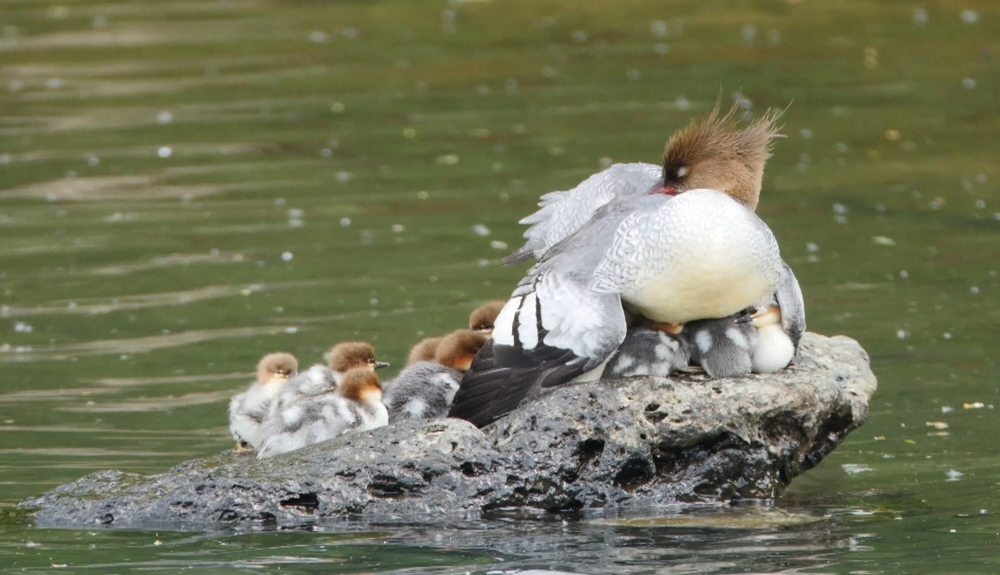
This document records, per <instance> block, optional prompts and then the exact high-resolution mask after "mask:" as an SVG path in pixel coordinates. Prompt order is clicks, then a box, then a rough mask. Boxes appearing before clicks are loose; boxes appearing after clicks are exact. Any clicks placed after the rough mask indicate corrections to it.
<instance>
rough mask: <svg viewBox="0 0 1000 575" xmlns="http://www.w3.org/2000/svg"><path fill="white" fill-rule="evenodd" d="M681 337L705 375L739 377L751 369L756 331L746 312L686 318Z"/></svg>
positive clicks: (693, 361)
mask: <svg viewBox="0 0 1000 575" xmlns="http://www.w3.org/2000/svg"><path fill="white" fill-rule="evenodd" d="M682 337H683V338H684V339H685V340H686V341H687V342H688V345H689V347H690V349H691V363H692V364H693V365H699V366H701V368H702V369H704V370H705V373H707V374H708V375H709V377H713V378H720V377H740V376H743V375H749V374H750V372H751V371H753V360H752V356H753V353H754V350H755V349H756V348H757V342H758V334H757V327H756V326H754V324H753V322H752V321H750V316H749V315H748V314H736V315H732V316H729V317H726V318H721V319H702V320H698V321H692V322H688V323H687V325H685V326H684V331H683V333H682ZM782 367H784V366H782Z"/></svg>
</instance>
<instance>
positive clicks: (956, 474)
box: [944, 469, 965, 533]
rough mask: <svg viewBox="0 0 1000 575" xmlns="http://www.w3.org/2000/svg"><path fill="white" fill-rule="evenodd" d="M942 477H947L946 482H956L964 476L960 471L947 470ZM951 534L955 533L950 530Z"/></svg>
mask: <svg viewBox="0 0 1000 575" xmlns="http://www.w3.org/2000/svg"><path fill="white" fill-rule="evenodd" d="M944 475H945V477H947V478H948V481H958V480H959V479H961V478H962V477H963V476H964V475H965V474H964V473H962V472H961V471H955V470H954V469H949V470H948V471H945V472H944ZM951 532H952V533H954V532H955V530H954V529H952V530H951Z"/></svg>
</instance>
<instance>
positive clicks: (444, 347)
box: [434, 329, 489, 371]
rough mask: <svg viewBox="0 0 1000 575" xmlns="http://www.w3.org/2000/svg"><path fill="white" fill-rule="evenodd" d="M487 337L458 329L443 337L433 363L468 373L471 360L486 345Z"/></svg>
mask: <svg viewBox="0 0 1000 575" xmlns="http://www.w3.org/2000/svg"><path fill="white" fill-rule="evenodd" d="M488 340H489V336H487V335H486V334H484V333H479V332H476V331H472V330H469V329H458V330H455V331H453V332H451V333H450V334H448V335H446V336H444V338H443V339H442V340H441V343H440V344H439V345H438V348H437V353H436V354H435V355H434V361H435V362H437V363H440V364H441V365H444V366H447V367H450V368H452V369H455V370H458V371H468V369H469V366H470V365H472V360H473V358H475V357H476V354H477V353H479V350H480V349H482V348H483V346H484V345H486V342H487V341H488Z"/></svg>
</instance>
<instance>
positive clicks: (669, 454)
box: [21, 334, 876, 529]
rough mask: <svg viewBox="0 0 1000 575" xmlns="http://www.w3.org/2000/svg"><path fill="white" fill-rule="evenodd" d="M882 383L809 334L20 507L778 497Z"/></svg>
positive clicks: (59, 492)
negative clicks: (742, 358)
mask: <svg viewBox="0 0 1000 575" xmlns="http://www.w3.org/2000/svg"><path fill="white" fill-rule="evenodd" d="M875 388H876V381H875V376H874V375H873V374H872V372H871V370H870V369H869V366H868V355H867V354H866V353H865V351H864V350H863V349H862V348H861V347H860V346H859V345H858V344H857V342H855V341H854V340H851V339H849V338H846V337H834V338H826V337H823V336H819V335H815V334H806V336H805V337H804V338H803V339H802V344H801V348H800V351H799V356H798V357H797V358H796V361H795V363H794V364H793V365H792V366H791V367H789V368H788V369H787V370H785V371H783V372H781V373H777V374H772V375H766V376H751V377H747V378H741V379H726V380H708V379H706V378H704V377H685V378H681V379H659V378H631V379H623V380H617V381H610V382H609V381H604V382H595V383H588V384H576V385H570V386H566V387H564V388H561V389H557V390H556V391H555V392H553V393H552V394H550V395H548V396H546V397H544V398H542V399H541V400H539V401H537V402H535V403H532V404H530V405H526V406H523V407H522V408H520V409H519V410H517V411H515V412H513V413H512V414H510V415H509V416H508V417H505V418H504V419H502V420H500V421H498V422H496V423H495V424H493V425H490V426H488V427H486V428H484V429H483V430H479V429H476V428H475V427H474V426H472V425H471V424H469V423H468V422H465V421H461V420H455V419H447V420H441V421H433V422H401V423H397V424H393V425H390V426H388V427H384V428H381V429H377V430H374V431H372V432H365V433H358V434H354V435H347V436H342V437H339V438H336V439H334V440H331V441H328V442H326V443H322V444H319V445H314V446H311V447H309V448H306V449H303V450H300V451H296V452H293V453H289V454H286V455H283V456H279V457H275V458H273V459H269V460H264V461H258V460H256V459H254V458H252V457H247V456H237V455H234V454H231V453H228V452H227V453H223V454H221V455H218V456H215V457H210V458H207V459H200V460H193V461H188V462H186V463H182V464H180V465H178V466H177V467H174V468H173V469H171V470H169V471H167V472H166V473H163V474H159V475H152V476H148V477H147V476H142V475H136V474H130V473H122V472H119V471H103V472H99V473H95V474H92V475H89V476H87V477H84V478H82V479H79V480H77V481H75V482H73V483H70V484H67V485H64V486H62V487H59V488H57V489H55V490H53V491H51V492H49V493H46V494H45V495H43V496H41V497H38V498H36V499H31V500H28V501H25V502H24V503H22V504H21V506H22V507H23V508H28V509H34V510H35V518H36V521H37V523H38V524H39V525H41V526H55V527H83V526H92V525H101V524H105V525H113V526H126V527H140V526H146V527H148V526H166V527H172V528H181V529H182V528H194V529H204V528H211V527H213V526H220V527H221V526H228V525H232V524H253V523H260V524H265V525H300V524H303V523H309V522H313V521H316V520H324V519H332V518H344V517H352V516H362V517H368V518H373V519H374V518H380V519H382V520H404V521H417V520H426V519H428V518H435V519H441V518H443V517H455V518H460V517H479V516H480V515H481V514H483V513H489V512H491V511H499V512H506V511H508V510H516V511H518V512H519V513H524V512H529V513H544V512H548V511H564V510H578V509H586V508H598V507H606V506H617V507H623V506H644V505H651V504H653V505H656V504H670V503H685V502H691V503H702V502H716V501H727V500H733V499H739V498H772V497H774V496H776V495H777V494H778V493H779V492H780V491H781V490H782V489H783V488H784V487H785V486H786V485H788V484H789V482H791V480H792V478H794V477H795V476H796V475H798V474H800V473H802V472H803V471H805V470H807V469H809V468H811V467H813V466H814V465H816V464H817V463H819V461H820V460H821V459H822V458H823V457H824V456H825V455H826V454H828V453H830V451H832V450H833V449H834V448H835V447H836V446H837V445H838V444H839V443H840V442H841V441H842V440H843V439H844V438H845V437H846V436H847V434H848V433H849V432H851V431H852V430H854V429H856V428H857V427H858V426H860V425H861V424H862V423H863V422H864V420H865V418H866V417H867V415H868V400H869V398H870V397H871V395H872V394H873V393H874V392H875Z"/></svg>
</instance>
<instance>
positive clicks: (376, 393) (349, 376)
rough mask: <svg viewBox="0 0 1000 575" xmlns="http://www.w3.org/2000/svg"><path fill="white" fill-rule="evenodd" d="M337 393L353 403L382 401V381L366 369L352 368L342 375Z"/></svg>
mask: <svg viewBox="0 0 1000 575" xmlns="http://www.w3.org/2000/svg"><path fill="white" fill-rule="evenodd" d="M337 393H339V394H340V395H342V396H343V397H345V398H346V399H352V400H354V401H362V402H375V401H382V380H380V379H379V378H378V376H377V375H375V372H373V371H371V370H369V369H367V368H363V367H361V368H354V369H351V370H350V371H348V372H347V373H346V374H344V380H343V381H342V382H341V383H340V386H338V387H337Z"/></svg>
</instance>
